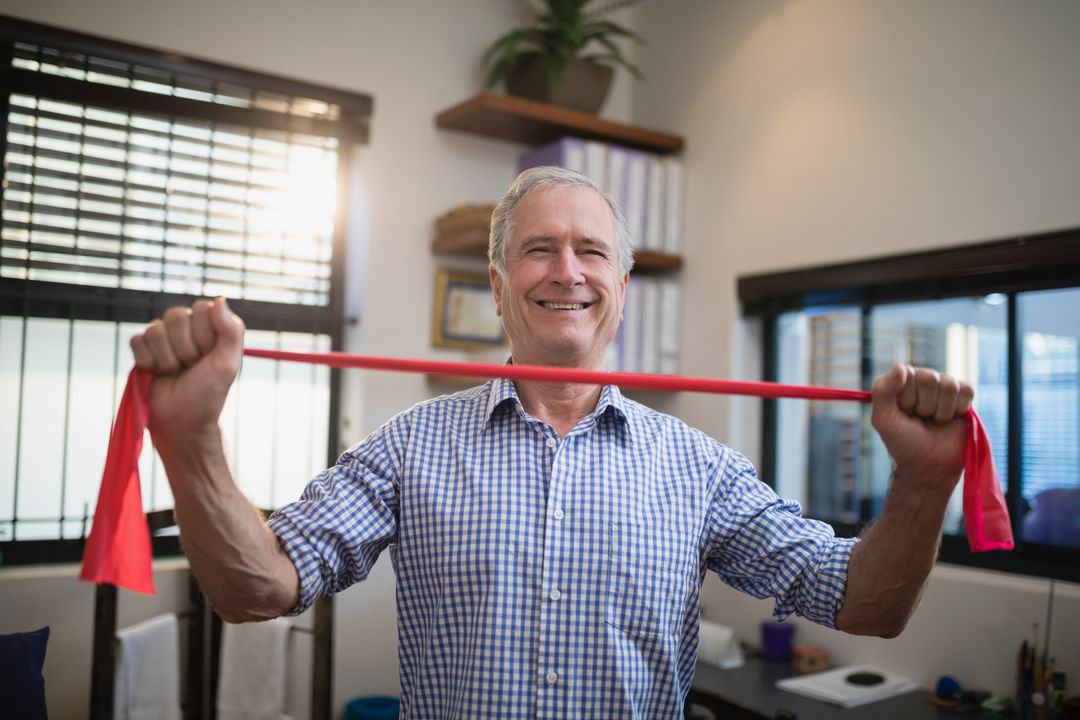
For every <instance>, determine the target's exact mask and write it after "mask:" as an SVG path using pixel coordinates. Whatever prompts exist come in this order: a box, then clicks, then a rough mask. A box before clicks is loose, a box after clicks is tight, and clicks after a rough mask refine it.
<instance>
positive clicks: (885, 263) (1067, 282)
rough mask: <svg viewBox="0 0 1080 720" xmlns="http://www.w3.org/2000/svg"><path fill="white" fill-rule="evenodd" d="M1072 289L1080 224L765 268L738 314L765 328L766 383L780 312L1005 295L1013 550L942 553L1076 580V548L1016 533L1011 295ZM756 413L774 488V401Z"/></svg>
mask: <svg viewBox="0 0 1080 720" xmlns="http://www.w3.org/2000/svg"><path fill="white" fill-rule="evenodd" d="M1072 287H1080V228H1072V229H1067V230H1060V231H1054V232H1048V233H1041V234H1033V235H1024V236H1017V237H1011V238H1007V239H1003V240H994V241H990V242H981V243H972V244H968V245H962V246H957V247H949V248H944V249H938V250H931V251H926V252H914V253H904V254H898V255H891V256H888V257H882V258H875V259H869V260H861V261H856V262H848V263H838V264H832V265H825V266H820V267H810V268H801V269H795V270H788V271H781V272H774V273H763V274H755V275H748V276H743V277H740V278H739V279H738V296H739V301H740V303H741V306H742V312H743V315H744V316H747V317H751V318H757V319H759V320H760V321H761V322H762V325H763V337H764V341H763V347H762V371H763V377H764V379H765V380H770V381H776V380H777V379H778V356H777V352H778V350H777V342H776V332H777V319H778V318H779V316H780V315H781V314H783V313H786V312H793V311H798V310H803V309H806V308H812V307H821V306H829V305H846V306H848V307H853V306H854V307H859V308H861V310H862V314H863V319H864V325H865V320H866V319H867V318H868V316H869V310H870V308H871V307H873V306H874V305H879V304H884V303H892V302H914V301H920V300H940V299H946V298H956V297H971V296H976V295H985V294H989V293H1002V294H1004V295H1006V296H1007V298H1008V306H1007V318H1008V320H1007V328H1008V335H1009V345H1008V347H1009V370H1008V373H1009V398H1008V435H1009V447H1008V456H1009V466H1008V470H1007V475H1008V477H1007V488H1008V490H1007V493H1006V501H1007V502H1008V504H1009V511H1010V515H1011V518H1012V522H1013V532H1014V535H1015V536H1016V537H1017V547H1016V550H1014V551H1012V552H1000V551H999V552H988V553H979V554H976V553H972V552H971V551H970V550H969V549H968V547H967V541H966V539H965V538H963V537H958V536H955V535H946V536H945V537H944V539H943V541H942V548H941V554H940V560H942V561H944V562H950V563H956V564H959V565H967V566H971V567H978V568H984V569H989V570H998V571H1002V572H1009V573H1015V574H1020V575H1032V576H1037V577H1047V578H1056V579H1060V580H1066V581H1071V582H1080V548H1072V547H1065V546H1056V545H1044V544H1040V543H1031V542H1022V541H1021V540H1020V527H1019V523H1020V521H1021V512H1020V511H1021V503H1022V500H1021V496H1020V484H1021V482H1022V476H1021V473H1022V463H1021V456H1020V448H1021V443H1020V438H1021V436H1020V432H1021V426H1022V421H1021V420H1022V419H1021V407H1022V405H1021V403H1020V388H1021V382H1020V380H1021V371H1022V368H1021V357H1020V354H1021V344H1020V343H1019V342H1016V338H1018V337H1019V335H1020V332H1021V329H1020V328H1019V327H1018V323H1017V308H1016V305H1017V302H1016V299H1017V293H1021V292H1028V291H1036V290H1052V289H1064V288H1072ZM866 342H867V337H866V334H865V332H864V333H863V345H864V348H863V358H862V378H863V383H864V388H866V389H869V385H870V383H871V382H872V380H873V378H872V377H870V373H871V368H870V363H871V358H870V357H869V354H868V352H867V348H866V347H865V345H866ZM764 403H765V404H764V407H763V411H762V423H761V433H762V434H761V438H762V440H761V444H762V461H761V466H760V468H759V470H760V476H761V478H762V480H764V481H765V482H766V483H768V484H769V485H770V486H775V480H776V478H775V472H776V456H777V438H776V428H777V410H776V403H777V401H776V400H765V401H764ZM831 524H832V525H833V527H834V528H836V530H837V532H838V533H840V534H848V535H851V534H856V533H858V532H859V531H860V530H861V529H862V527H863V525H864V524H865V521H864V522H862V523H858V524H846V523H838V522H833V523H831Z"/></svg>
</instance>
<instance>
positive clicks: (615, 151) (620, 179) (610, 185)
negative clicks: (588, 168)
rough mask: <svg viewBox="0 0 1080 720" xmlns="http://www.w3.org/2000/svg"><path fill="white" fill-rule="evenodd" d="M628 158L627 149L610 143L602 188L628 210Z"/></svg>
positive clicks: (623, 208)
mask: <svg viewBox="0 0 1080 720" xmlns="http://www.w3.org/2000/svg"><path fill="white" fill-rule="evenodd" d="M626 160H627V150H626V148H621V147H619V146H618V145H608V148H607V168H606V169H605V172H604V184H603V185H602V186H601V188H600V189H601V190H603V191H604V194H605V195H607V196H608V197H609V198H611V199H612V200H613V201H614V202H615V204H616V205H618V206H619V207H620V208H622V210H623V212H626Z"/></svg>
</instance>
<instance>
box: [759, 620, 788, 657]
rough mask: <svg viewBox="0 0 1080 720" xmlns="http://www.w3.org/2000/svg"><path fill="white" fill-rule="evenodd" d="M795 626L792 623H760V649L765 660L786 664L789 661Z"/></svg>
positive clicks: (768, 621)
mask: <svg viewBox="0 0 1080 720" xmlns="http://www.w3.org/2000/svg"><path fill="white" fill-rule="evenodd" d="M794 635H795V625H794V624H792V623H786V622H785V623H780V622H773V621H772V620H766V621H765V622H763V623H761V648H762V650H763V651H764V653H765V659H766V660H777V661H781V662H787V661H788V660H791V645H792V637H793V636H794Z"/></svg>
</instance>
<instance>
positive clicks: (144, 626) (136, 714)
mask: <svg viewBox="0 0 1080 720" xmlns="http://www.w3.org/2000/svg"><path fill="white" fill-rule="evenodd" d="M116 640H117V650H116V686H115V691H116V694H115V702H114V706H113V708H114V710H113V717H115V718H116V720H180V651H179V642H178V640H177V623H176V615H175V614H174V613H166V614H165V615H158V616H157V617H155V618H151V619H149V620H147V621H145V622H141V623H139V624H138V625H132V626H131V627H128V628H124V629H123V630H119V631H117V633H116Z"/></svg>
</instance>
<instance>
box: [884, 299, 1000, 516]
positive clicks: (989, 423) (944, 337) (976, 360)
mask: <svg viewBox="0 0 1080 720" xmlns="http://www.w3.org/2000/svg"><path fill="white" fill-rule="evenodd" d="M1005 300H1006V298H1005V296H1003V295H988V296H986V297H981V298H959V299H950V300H937V301H929V302H917V303H896V304H890V305H880V306H877V307H874V308H873V309H872V310H871V313H870V323H869V332H870V336H871V337H870V354H871V363H872V373H873V375H874V377H878V376H880V375H883V374H885V373H887V372H888V371H889V369H890V368H891V367H892V366H893V365H894V364H895V363H898V362H899V363H907V364H910V365H916V366H919V367H929V368H933V369H935V370H938V371H939V372H944V373H948V374H950V375H952V376H953V377H955V378H958V379H960V380H964V381H966V382H968V383H970V384H971V385H972V386H973V387H974V388H975V409H976V410H977V411H978V412H979V417H980V418H981V419H982V421H983V424H984V425H985V426H986V433H987V436H988V438H989V440H990V447H991V449H992V451H993V455H994V463H995V465H996V466H997V469H998V474H999V475H1000V477H1001V480H1002V483H1003V484H1004V482H1005V478H1006V473H1007V471H1008V468H1007V465H1006V463H1007V459H1008V455H1007V450H1008V435H1007V430H1008V428H1007V424H1006V422H1007V418H1008V349H1007V342H1008V338H1007V326H1006V319H1007V306H1006V302H1005ZM869 449H870V454H869V464H870V467H869V472H868V475H869V477H868V480H869V482H868V485H869V487H868V488H867V499H868V502H869V506H868V512H869V514H870V515H876V514H877V513H878V511H879V510H880V509H881V505H882V503H883V502H884V500H885V493H886V491H887V490H888V487H889V479H890V476H891V474H892V459H891V458H890V457H889V455H888V453H887V452H886V451H885V446H884V445H883V444H882V442H881V439H880V438H878V437H877V435H876V434H874V433H872V434H871V441H870V448H869ZM945 531H946V532H947V533H953V534H958V535H963V534H964V515H963V503H962V486H957V489H956V491H955V492H954V493H953V496H952V499H951V500H950V501H949V509H948V513H947V515H946V518H945Z"/></svg>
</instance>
